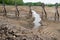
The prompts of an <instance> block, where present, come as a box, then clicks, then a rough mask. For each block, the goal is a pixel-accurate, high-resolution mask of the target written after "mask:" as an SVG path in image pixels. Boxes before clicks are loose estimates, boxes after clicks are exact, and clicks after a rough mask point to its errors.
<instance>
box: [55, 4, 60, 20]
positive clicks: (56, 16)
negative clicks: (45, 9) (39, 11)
mask: <svg viewBox="0 0 60 40" xmlns="http://www.w3.org/2000/svg"><path fill="white" fill-rule="evenodd" d="M55 9H56V12H55V21H56V20H58V21H59V13H58V3H56V4H55Z"/></svg>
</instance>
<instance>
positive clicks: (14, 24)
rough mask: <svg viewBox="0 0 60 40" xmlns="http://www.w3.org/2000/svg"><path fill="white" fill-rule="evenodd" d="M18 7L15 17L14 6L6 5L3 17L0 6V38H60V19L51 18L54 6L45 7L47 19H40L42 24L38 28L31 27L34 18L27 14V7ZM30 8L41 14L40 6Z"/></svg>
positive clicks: (43, 39) (52, 39)
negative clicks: (5, 13)
mask: <svg viewBox="0 0 60 40" xmlns="http://www.w3.org/2000/svg"><path fill="white" fill-rule="evenodd" d="M18 9H19V11H20V16H19V19H17V18H16V17H15V7H14V6H6V10H7V17H4V16H2V15H3V14H4V13H3V12H2V10H3V8H2V6H0V40H60V21H55V20H51V19H52V18H54V14H55V8H54V7H46V11H47V14H48V20H42V24H43V25H42V26H40V28H39V29H33V27H34V24H33V21H34V19H33V18H30V16H28V15H29V7H27V6H18ZM32 9H34V10H35V11H36V12H37V13H39V14H40V15H41V14H42V8H41V7H39V6H33V7H32ZM58 11H60V7H59V8H58ZM59 13H60V12H59Z"/></svg>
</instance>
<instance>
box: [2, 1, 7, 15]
mask: <svg viewBox="0 0 60 40" xmlns="http://www.w3.org/2000/svg"><path fill="white" fill-rule="evenodd" d="M2 3H3V12H4V15H3V16H7V11H6V8H5V1H4V0H2Z"/></svg>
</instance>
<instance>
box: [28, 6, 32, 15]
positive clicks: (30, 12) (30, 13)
mask: <svg viewBox="0 0 60 40" xmlns="http://www.w3.org/2000/svg"><path fill="white" fill-rule="evenodd" d="M29 16H32V11H31V5H30V6H29Z"/></svg>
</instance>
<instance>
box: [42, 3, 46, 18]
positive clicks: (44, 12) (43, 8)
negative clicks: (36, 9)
mask: <svg viewBox="0 0 60 40" xmlns="http://www.w3.org/2000/svg"><path fill="white" fill-rule="evenodd" d="M41 6H42V10H43V11H42V18H43V16H44V15H43V14H45V16H44V17H45V19H47V13H46V11H45V5H44V3H42V5H41Z"/></svg>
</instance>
